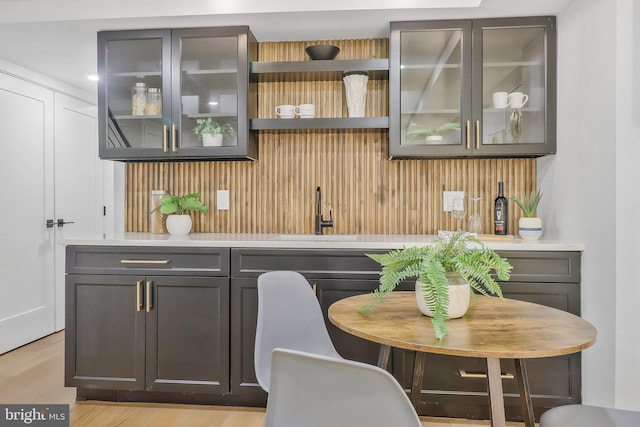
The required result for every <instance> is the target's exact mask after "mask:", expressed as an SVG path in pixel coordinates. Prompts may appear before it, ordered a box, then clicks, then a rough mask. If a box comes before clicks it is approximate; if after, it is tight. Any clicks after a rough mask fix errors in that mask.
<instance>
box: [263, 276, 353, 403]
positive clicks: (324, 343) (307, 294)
mask: <svg viewBox="0 0 640 427" xmlns="http://www.w3.org/2000/svg"><path fill="white" fill-rule="evenodd" d="M276 347H279V348H287V349H291V350H300V351H306V352H308V353H315V354H321V355H324V356H329V357H337V358H340V355H339V354H338V352H337V351H336V349H335V347H334V346H333V343H332V342H331V338H330V337H329V333H328V332H327V327H326V325H325V323H324V317H323V316H322V310H321V309H320V304H319V303H318V300H317V298H316V296H315V294H314V293H313V290H312V289H311V286H310V285H309V282H308V281H307V279H305V278H304V276H303V275H301V274H300V273H297V272H295V271H270V272H267V273H263V274H261V275H260V276H259V277H258V324H257V330H256V341H255V352H254V367H255V370H256V377H257V378H258V383H259V384H260V387H262V388H263V389H264V390H265V391H267V392H268V391H269V377H270V375H271V374H270V373H271V352H272V351H273V349H274V348H276Z"/></svg>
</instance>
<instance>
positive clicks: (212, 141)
mask: <svg viewBox="0 0 640 427" xmlns="http://www.w3.org/2000/svg"><path fill="white" fill-rule="evenodd" d="M202 145H204V146H205V147H220V146H221V145H222V134H221V133H217V134H215V135H212V134H210V133H203V134H202Z"/></svg>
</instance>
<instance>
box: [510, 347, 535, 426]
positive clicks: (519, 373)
mask: <svg viewBox="0 0 640 427" xmlns="http://www.w3.org/2000/svg"><path fill="white" fill-rule="evenodd" d="M514 362H515V365H516V377H517V378H518V388H519V390H520V400H521V401H522V413H523V415H524V425H525V426H526V427H534V426H535V419H534V416H533V405H532V404H531V392H530V391H529V377H528V376H527V366H526V365H525V363H524V359H515V360H514Z"/></svg>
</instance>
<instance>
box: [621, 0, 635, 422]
mask: <svg viewBox="0 0 640 427" xmlns="http://www.w3.org/2000/svg"><path fill="white" fill-rule="evenodd" d="M617 3H618V11H617V18H618V22H617V26H616V30H617V54H618V57H617V60H616V73H615V74H616V81H617V86H616V96H617V102H616V117H617V120H616V130H617V135H616V201H615V206H616V263H617V265H616V272H617V283H616V290H617V293H616V375H615V379H616V384H615V386H616V388H615V402H616V406H617V407H620V408H626V409H635V410H640V369H638V363H640V330H639V327H640V311H639V310H638V301H640V286H639V283H638V277H637V274H634V273H635V268H634V267H636V266H640V255H639V251H638V250H637V243H638V237H639V236H640V232H638V229H637V228H635V225H636V222H637V218H640V191H639V189H638V185H639V184H640V169H639V167H638V166H639V165H638V160H640V3H639V2H638V1H637V0H618V2H617Z"/></svg>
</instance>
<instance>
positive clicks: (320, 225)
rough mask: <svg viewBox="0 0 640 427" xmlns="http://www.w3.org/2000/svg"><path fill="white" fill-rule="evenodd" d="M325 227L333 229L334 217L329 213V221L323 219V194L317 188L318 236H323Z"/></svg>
mask: <svg viewBox="0 0 640 427" xmlns="http://www.w3.org/2000/svg"><path fill="white" fill-rule="evenodd" d="M324 227H333V215H332V214H331V211H329V221H325V220H324V219H322V193H321V192H320V187H318V188H316V234H322V229H323V228H324Z"/></svg>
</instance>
